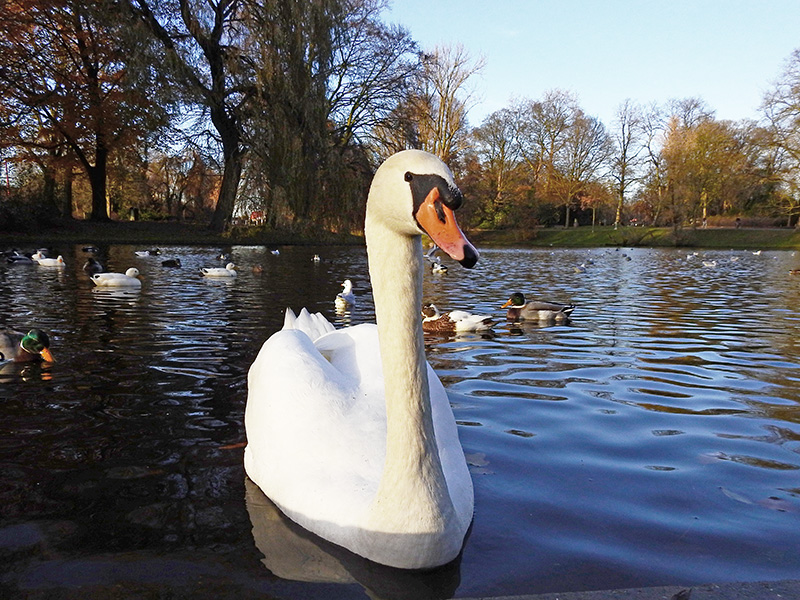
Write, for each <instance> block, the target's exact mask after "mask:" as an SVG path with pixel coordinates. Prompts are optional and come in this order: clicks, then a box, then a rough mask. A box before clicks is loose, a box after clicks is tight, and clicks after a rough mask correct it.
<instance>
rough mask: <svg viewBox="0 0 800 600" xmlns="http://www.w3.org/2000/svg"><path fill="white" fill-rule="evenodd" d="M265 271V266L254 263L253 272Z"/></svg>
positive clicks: (259, 273) (257, 273) (258, 273)
mask: <svg viewBox="0 0 800 600" xmlns="http://www.w3.org/2000/svg"><path fill="white" fill-rule="evenodd" d="M263 272H264V267H263V266H261V265H253V273H255V274H256V275H261V274H262V273H263Z"/></svg>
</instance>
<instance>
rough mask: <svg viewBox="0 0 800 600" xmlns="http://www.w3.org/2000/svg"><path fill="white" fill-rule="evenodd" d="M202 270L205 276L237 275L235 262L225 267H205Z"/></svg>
mask: <svg viewBox="0 0 800 600" xmlns="http://www.w3.org/2000/svg"><path fill="white" fill-rule="evenodd" d="M201 271H202V273H203V276H204V277H236V265H235V264H233V263H228V264H227V265H225V266H224V267H205V268H203V269H201Z"/></svg>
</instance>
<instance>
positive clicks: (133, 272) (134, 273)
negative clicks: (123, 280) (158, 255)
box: [125, 267, 140, 279]
mask: <svg viewBox="0 0 800 600" xmlns="http://www.w3.org/2000/svg"><path fill="white" fill-rule="evenodd" d="M125 275H127V276H128V277H135V278H136V279H140V277H139V269H137V268H136V267H131V268H130V269H128V270H127V271H125Z"/></svg>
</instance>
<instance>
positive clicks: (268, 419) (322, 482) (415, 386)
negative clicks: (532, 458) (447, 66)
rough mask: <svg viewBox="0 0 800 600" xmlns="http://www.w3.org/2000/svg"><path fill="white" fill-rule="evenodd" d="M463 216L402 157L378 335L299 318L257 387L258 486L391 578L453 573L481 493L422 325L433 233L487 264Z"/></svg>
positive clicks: (434, 164)
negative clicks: (426, 249) (403, 573)
mask: <svg viewBox="0 0 800 600" xmlns="http://www.w3.org/2000/svg"><path fill="white" fill-rule="evenodd" d="M460 204H461V194H460V192H459V191H458V189H457V188H456V187H455V184H454V182H453V176H452V174H451V173H450V170H449V169H448V168H447V166H446V165H445V164H444V163H443V162H442V161H440V160H439V159H438V158H436V157H434V156H433V155H431V154H428V153H426V152H421V151H419V150H406V151H403V152H400V153H398V154H395V155H393V156H392V157H390V158H389V159H388V160H387V161H386V162H384V163H383V165H382V166H381V167H380V168H379V169H378V171H377V172H376V173H375V177H374V179H373V182H372V186H371V188H370V192H369V198H368V200H367V216H366V224H365V237H366V242H367V251H368V258H369V271H370V277H371V281H372V289H373V297H374V301H375V315H376V319H377V325H374V324H361V325H356V326H354V327H347V328H344V329H340V330H335V331H328V333H324V334H322V335H319V334H320V332H321V331H326V330H329V329H332V328H331V326H330V324H328V323H327V322H326V321H325V320H324V318H323V317H321V316H318V317H317V318H315V319H312V318H310V316H309V315H308V313H307V312H306V311H303V312H301V315H300V317H298V318H297V319H294V318H293V314H292V313H291V311H287V319H286V323H285V324H284V328H283V329H282V330H280V331H278V332H277V333H275V334H274V335H273V336H272V337H270V338H269V339H268V340H267V341H266V343H265V344H264V346H263V347H262V348H261V351H260V352H259V354H258V357H257V358H256V360H255V362H254V363H253V365H252V367H251V368H250V373H249V376H248V389H249V391H248V399H247V407H246V409H245V430H246V432H247V440H248V446H247V448H246V449H245V455H244V466H245V470H246V472H247V474H248V475H249V476H250V478H251V479H252V480H253V481H254V482H255V483H256V484H257V485H258V486H259V487H260V488H261V489H262V490H263V491H264V493H265V494H266V495H267V496H268V497H270V498H271V499H272V500H273V501H274V502H275V504H276V505H277V506H278V507H279V508H280V509H281V510H282V511H283V512H284V513H285V514H286V515H287V516H288V517H289V518H291V519H292V520H294V521H296V522H297V523H299V524H300V525H302V526H303V527H305V528H306V529H308V530H310V531H312V532H314V533H316V534H317V535H319V536H321V537H323V538H325V539H327V540H329V541H331V542H333V543H335V544H338V545H340V546H343V547H345V548H347V549H349V550H351V551H352V552H355V553H356V554H359V555H361V556H363V557H365V558H368V559H370V560H372V561H375V562H378V563H381V564H385V565H389V566H392V567H398V568H404V569H420V568H431V567H436V566H439V565H443V564H446V563H448V562H450V561H451V560H453V559H454V558H456V556H458V554H459V552H460V550H461V547H462V544H463V542H464V536H465V535H466V532H467V529H468V527H469V525H470V522H471V520H472V509H473V490H472V481H471V479H470V475H469V470H468V468H467V464H466V460H465V459H464V453H463V450H462V449H461V445H460V443H459V441H458V431H457V429H456V424H455V420H454V418H453V412H452V410H451V408H450V404H449V402H448V399H447V395H446V393H445V391H444V387H443V386H442V384H441V382H440V381H439V379H438V377H436V374H435V373H434V372H433V370H432V369H431V368H430V366H429V365H428V364H427V362H426V360H425V339H424V335H423V332H422V324H421V319H420V316H419V315H420V309H421V304H422V279H423V277H422V275H423V265H424V261H423V256H422V243H421V234H422V233H423V232H425V233H427V234H428V235H430V236H431V237H432V238H433V239H434V241H435V242H436V243H437V244H438V245H439V246H440V247H441V248H442V249H443V250H445V251H446V252H447V253H448V254H449V255H450V256H451V257H453V258H454V259H456V260H458V261H460V262H461V263H462V264H463V265H464V266H466V267H471V266H473V265H474V264H475V262H476V261H477V260H478V254H477V251H476V250H475V249H474V248H473V247H472V246H471V245H470V244H469V242H468V241H467V240H466V239H465V238H464V236H463V234H462V233H461V230H460V229H459V228H458V225H457V224H456V221H455V215H454V214H453V212H452V209H454V208H457V207H458V206H459V205H460ZM309 324H310V325H311V326H308V325H309ZM297 327H299V328H297ZM306 332H308V333H306Z"/></svg>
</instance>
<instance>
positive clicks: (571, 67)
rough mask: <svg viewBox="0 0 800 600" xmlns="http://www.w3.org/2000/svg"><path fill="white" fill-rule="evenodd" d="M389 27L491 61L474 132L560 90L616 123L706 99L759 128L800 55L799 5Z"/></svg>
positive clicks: (424, 9)
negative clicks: (495, 116) (635, 111)
mask: <svg viewBox="0 0 800 600" xmlns="http://www.w3.org/2000/svg"><path fill="white" fill-rule="evenodd" d="M384 20H385V21H386V22H389V23H396V24H400V25H403V26H404V27H406V28H407V29H408V30H409V31H410V32H411V35H412V37H413V38H414V39H415V40H416V41H417V42H418V43H419V44H420V45H421V46H422V48H423V49H432V48H433V47H434V46H435V45H437V44H444V45H453V44H458V43H460V44H462V45H463V46H464V47H465V48H466V49H467V51H468V52H469V54H470V56H472V57H474V58H477V57H478V56H483V57H484V58H485V61H486V66H485V67H484V69H483V71H482V74H481V75H479V76H476V77H475V78H474V81H473V82H472V85H473V87H474V90H475V96H474V97H475V104H474V107H473V108H472V109H471V111H470V115H469V116H470V123H471V124H472V125H479V124H480V122H481V121H482V120H483V118H484V117H485V116H486V115H488V114H490V113H491V112H493V111H495V110H498V109H501V108H505V107H507V106H509V105H510V103H511V101H512V99H513V98H531V99H539V98H541V97H542V96H543V94H544V93H545V92H546V91H548V90H552V89H555V88H559V89H563V90H567V91H570V92H573V93H574V94H576V95H577V97H578V101H579V104H580V106H581V108H583V110H584V111H585V112H586V113H588V114H590V115H592V116H595V117H599V118H600V119H601V120H602V121H603V122H604V123H605V124H606V125H607V126H610V125H611V124H612V123H613V120H614V115H615V112H616V109H617V107H618V106H619V104H620V103H621V102H623V101H624V100H625V99H627V98H630V99H631V100H632V101H634V102H638V103H642V104H649V103H651V102H656V103H658V104H664V103H666V102H667V101H668V100H670V99H673V98H688V97H699V98H702V99H703V100H704V101H705V102H706V104H707V105H708V106H709V107H710V108H711V109H712V110H714V111H715V113H716V116H717V118H718V119H732V120H739V119H756V118H758V117H759V111H758V106H759V104H760V102H761V100H762V97H763V94H764V92H765V91H766V90H767V89H769V87H770V86H771V84H772V82H773V81H774V80H775V79H776V78H777V77H778V76H779V74H780V73H781V71H782V70H783V66H784V64H785V61H786V60H787V59H788V57H789V55H790V54H791V53H792V51H793V50H794V49H795V48H800V33H799V32H800V0H764V1H762V2H759V1H757V0H750V1H744V0H693V1H687V0H670V1H648V0H640V1H638V2H635V1H627V2H625V1H622V0H615V1H603V0H596V1H589V0H584V1H578V0H550V1H545V0H517V1H516V2H515V1H512V0H447V1H445V0H394V1H393V3H392V6H391V10H390V11H388V12H387V13H385V15H384Z"/></svg>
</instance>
